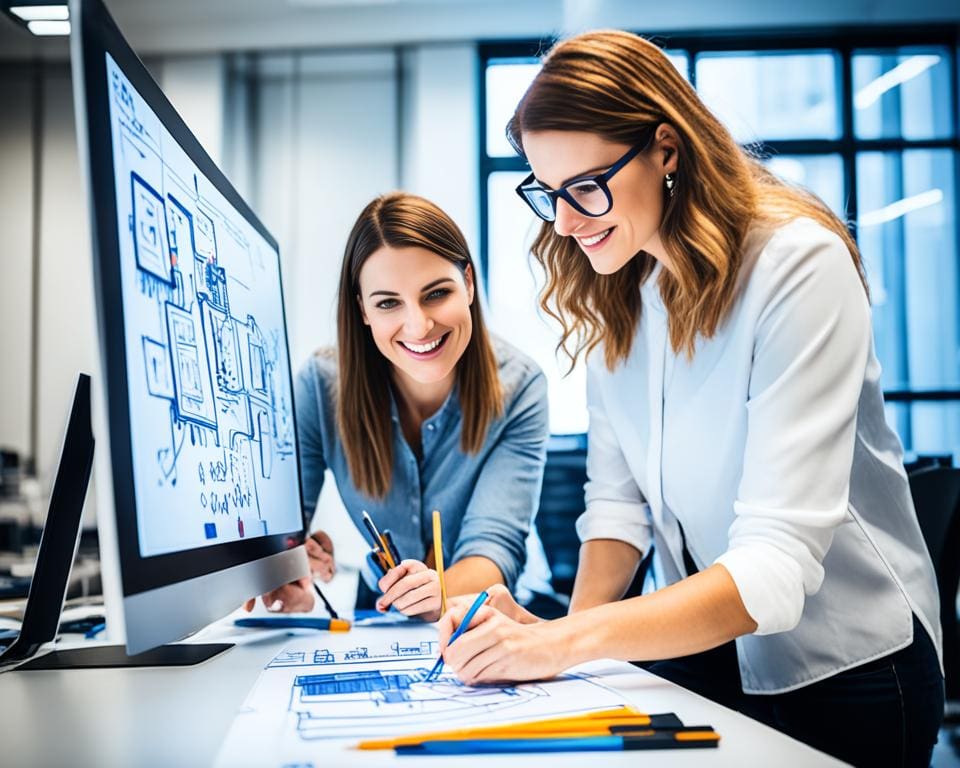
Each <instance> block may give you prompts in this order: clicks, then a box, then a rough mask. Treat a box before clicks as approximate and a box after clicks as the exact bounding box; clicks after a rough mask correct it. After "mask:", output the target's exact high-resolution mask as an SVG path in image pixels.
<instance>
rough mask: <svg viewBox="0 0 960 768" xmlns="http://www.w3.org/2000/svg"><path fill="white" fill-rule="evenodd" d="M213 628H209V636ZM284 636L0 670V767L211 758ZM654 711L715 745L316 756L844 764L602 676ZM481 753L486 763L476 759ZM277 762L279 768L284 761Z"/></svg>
mask: <svg viewBox="0 0 960 768" xmlns="http://www.w3.org/2000/svg"><path fill="white" fill-rule="evenodd" d="M216 634H218V633H215V632H214V633H211V632H207V633H205V635H206V636H205V637H204V638H203V639H204V640H207V641H212V640H214V639H216V637H215V635H216ZM288 641H289V638H288V637H286V636H285V635H282V634H273V635H271V636H269V637H267V638H264V639H262V640H260V641H259V642H256V643H250V644H246V645H238V646H237V647H235V648H233V649H232V650H230V651H227V652H226V653H224V654H222V655H220V656H219V657H217V658H215V659H212V660H211V661H209V662H207V663H205V664H202V665H200V666H197V667H193V668H189V669H166V670H160V669H135V670H115V669H104V670H71V671H60V672H7V673H4V674H2V675H0V764H2V765H10V766H18V767H20V766H24V767H25V766H97V768H108V767H110V766H122V768H131V767H132V766H159V767H161V768H181V767H183V766H210V765H212V763H213V761H214V760H215V758H216V755H217V752H218V750H219V748H220V744H221V742H222V741H223V739H224V738H225V736H226V734H227V731H228V729H229V726H230V724H231V722H232V720H233V717H234V714H235V713H236V711H237V709H238V708H239V707H240V705H241V704H242V703H243V701H244V699H245V697H246V695H247V692H248V691H249V689H250V688H251V687H252V686H253V684H254V682H255V681H256V679H257V676H258V675H259V674H260V671H261V670H262V669H263V667H264V665H265V664H266V663H267V662H268V661H269V660H270V659H271V658H273V656H274V655H275V654H276V653H277V651H278V650H279V649H280V648H281V647H282V646H283V645H284V644H285V643H287V642H288ZM604 682H605V683H606V684H607V685H609V686H611V687H613V688H616V689H617V690H619V691H621V692H622V693H623V694H624V695H625V697H626V698H628V699H629V700H630V701H631V703H633V704H634V705H635V706H637V707H638V708H639V709H641V710H643V711H647V712H675V713H676V714H677V715H678V716H679V717H680V718H681V719H682V720H683V721H684V722H686V723H689V724H696V725H699V724H710V725H712V726H714V728H716V729H717V731H718V732H719V733H720V735H721V737H722V741H721V743H720V746H719V748H717V749H705V750H678V751H657V752H643V753H637V752H619V753H591V754H589V755H588V754H586V753H579V754H578V753H567V754H551V755H550V756H549V758H546V757H543V758H533V757H531V756H524V755H517V756H510V755H505V756H484V757H483V758H471V757H460V758H450V757H445V758H443V759H435V758H434V759H431V758H420V759H414V758H409V757H407V758H397V757H395V756H394V755H393V753H391V752H358V751H349V752H346V751H339V752H336V751H335V752H331V751H330V750H329V748H328V747H327V746H324V747H323V752H321V753H319V754H317V755H316V758H315V761H314V765H315V766H317V768H320V767H321V766H323V767H324V768H326V767H327V766H340V765H344V766H346V765H349V766H361V765H371V766H378V765H385V764H388V763H389V764H393V763H397V764H402V765H407V766H412V765H422V764H426V763H429V764H431V765H434V766H437V768H441V766H442V768H446V767H447V766H458V765H464V766H466V765H484V766H488V765H490V764H496V765H503V766H521V765H522V766H525V767H526V768H529V766H534V765H543V764H545V763H546V760H547V759H549V762H550V765H551V768H554V766H557V767H560V766H583V765H591V766H592V765H611V766H618V765H624V766H625V765H632V766H635V765H637V764H638V763H641V762H643V763H645V764H648V765H657V766H668V767H669V766H689V767H690V768H710V767H712V766H731V767H732V766H736V768H740V767H741V766H745V765H761V764H771V763H774V762H776V764H777V766H778V768H794V767H799V766H803V767H804V768H806V767H807V766H820V765H825V766H829V765H842V763H840V762H838V761H836V760H834V759H832V758H830V757H828V756H826V755H824V754H822V753H820V752H817V751H815V750H813V749H811V748H810V747H807V746H806V745H804V744H801V743H800V742H798V741H795V740H793V739H790V738H788V737H787V736H784V735H783V734H781V733H779V732H777V731H775V730H773V729H771V728H768V727H766V726H764V725H761V724H759V723H757V722H755V721H753V720H750V719H749V718H747V717H744V716H743V715H740V714H738V713H736V712H734V711H732V710H729V709H726V708H724V707H721V706H719V705H717V704H714V703H713V702H711V701H708V700H706V699H703V698H701V697H700V696H697V695H696V694H693V693H690V692H689V691H686V690H684V689H683V688H680V687H679V686H676V685H674V684H672V683H669V682H667V681H665V680H662V679H660V678H657V677H655V676H653V675H650V674H649V673H647V672H644V671H643V670H639V669H637V670H636V671H632V670H631V671H630V672H628V673H625V674H617V675H615V676H612V677H610V678H605V679H604ZM481 760H482V763H481ZM278 768H279V767H278Z"/></svg>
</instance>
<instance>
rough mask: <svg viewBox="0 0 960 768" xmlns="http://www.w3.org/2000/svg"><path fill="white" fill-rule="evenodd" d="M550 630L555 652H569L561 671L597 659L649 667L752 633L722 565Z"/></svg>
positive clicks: (574, 617)
mask: <svg viewBox="0 0 960 768" xmlns="http://www.w3.org/2000/svg"><path fill="white" fill-rule="evenodd" d="M578 581H579V579H578ZM553 624H555V625H556V634H557V643H558V646H561V647H563V646H565V647H566V648H567V649H568V650H567V656H566V658H565V659H564V662H565V664H566V666H572V665H574V664H579V663H581V662H583V661H588V660H590V659H598V658H614V659H623V660H625V661H629V660H643V661H654V660H657V659H669V658H675V657H678V656H687V655H689V654H692V653H700V652H701V651H705V650H708V649H710V648H716V647H717V646H719V645H722V644H723V643H726V642H729V641H730V640H732V639H734V638H735V637H739V636H740V635H745V634H749V633H751V632H754V631H755V630H756V628H757V623H756V622H755V621H754V620H753V619H752V618H751V617H750V615H749V614H748V613H747V610H746V608H745V607H744V605H743V601H742V600H741V599H740V593H739V591H738V590H737V586H736V584H735V583H734V581H733V579H732V578H731V576H730V574H729V573H728V572H727V570H726V569H725V568H724V567H723V566H722V565H714V566H711V567H710V568H707V569H706V570H705V571H702V572H700V573H698V574H695V575H693V576H691V577H689V578H686V579H684V580H683V581H681V582H678V583H677V584H673V585H671V586H669V587H665V588H663V589H660V590H658V591H656V592H653V593H651V594H648V595H642V596H640V597H635V598H631V599H630V600H625V601H623V602H618V603H609V604H606V605H600V606H597V607H595V608H591V609H588V610H582V611H580V612H578V613H576V614H573V615H570V616H567V617H565V618H562V619H558V620H557V621H556V622H553Z"/></svg>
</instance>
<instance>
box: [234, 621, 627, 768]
mask: <svg viewBox="0 0 960 768" xmlns="http://www.w3.org/2000/svg"><path fill="white" fill-rule="evenodd" d="M360 649H362V650H364V651H365V652H366V653H365V656H363V657H360V658H358V657H357V656H356V652H357V651H358V650H360ZM437 649H438V645H437V639H436V629H435V628H434V627H432V626H429V625H422V626H419V627H378V628H373V627H370V628H361V629H356V628H355V629H353V630H351V631H350V632H349V633H347V634H346V635H338V636H336V637H335V636H333V635H330V634H325V633H321V634H317V635H312V636H302V637H297V638H296V639H294V640H292V641H291V642H290V643H289V644H288V645H287V646H286V647H285V648H284V649H283V651H281V652H280V653H278V654H277V655H276V656H275V657H274V658H273V659H272V660H271V661H270V662H269V663H268V664H267V666H266V668H265V669H264V671H263V673H262V674H261V675H260V679H259V680H258V681H257V684H256V685H255V686H254V688H253V690H252V691H251V692H250V694H249V696H248V697H247V701H246V702H245V704H244V706H243V708H242V710H241V711H240V713H239V714H238V716H237V718H236V720H235V721H234V725H233V727H232V728H231V731H230V734H229V735H228V737H227V740H226V742H225V743H224V745H223V748H222V750H221V753H220V758H219V761H218V765H222V766H226V765H235V764H240V765H247V764H251V765H252V764H256V763H257V761H259V762H260V764H269V765H277V766H280V765H285V764H296V763H298V762H306V761H307V760H308V759H310V758H311V757H314V756H316V754H318V753H317V751H316V750H317V749H318V748H323V749H324V750H326V749H331V748H342V747H343V746H344V745H345V742H346V741H349V742H350V743H355V742H356V741H358V740H360V739H365V738H376V737H388V736H394V735H400V734H404V733H418V732H422V731H426V730H434V729H436V728H456V727H460V726H468V725H471V724H478V723H485V724H492V723H497V722H500V723H507V722H514V721H518V720H525V719H529V718H536V717H550V716H554V715H564V714H568V713H574V712H580V713H582V712H584V711H589V710H592V709H604V708H608V707H615V706H620V705H622V704H624V703H625V700H624V698H623V696H622V695H620V694H618V693H616V692H615V691H613V690H611V689H609V688H607V687H606V686H604V685H603V683H602V680H601V679H600V678H596V677H593V676H591V675H589V674H565V675H562V676H560V677H558V678H557V679H554V680H549V681H545V682H538V683H523V684H516V685H503V686H501V685H484V686H476V687H474V686H468V685H465V684H463V683H461V682H460V681H459V680H458V679H457V677H456V675H455V674H453V673H452V672H449V671H446V672H444V673H443V674H441V675H440V677H439V678H436V679H434V680H432V681H430V682H427V681H426V678H427V675H428V673H429V671H430V669H431V668H432V666H433V663H434V661H435V660H436V657H437Z"/></svg>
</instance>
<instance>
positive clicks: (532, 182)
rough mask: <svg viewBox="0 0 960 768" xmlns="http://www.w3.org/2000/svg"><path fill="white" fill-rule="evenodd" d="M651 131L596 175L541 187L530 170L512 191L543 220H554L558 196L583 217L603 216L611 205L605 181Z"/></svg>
mask: <svg viewBox="0 0 960 768" xmlns="http://www.w3.org/2000/svg"><path fill="white" fill-rule="evenodd" d="M654 127H656V126H654ZM654 133H655V131H653V130H651V131H650V133H649V135H647V136H645V137H644V139H643V140H642V141H641V142H640V143H639V144H635V145H634V146H633V147H631V148H630V149H629V150H627V153H626V154H625V155H623V156H622V157H621V158H620V159H619V160H617V161H616V162H615V163H614V164H613V165H611V166H610V168H609V169H608V170H606V171H604V172H603V173H601V174H599V175H597V176H582V177H581V178H578V179H572V180H571V181H568V182H567V183H566V184H564V185H563V186H562V187H560V189H544V188H543V187H542V186H540V182H538V181H537V179H536V177H535V176H534V175H533V174H532V173H531V174H530V175H529V176H527V178H525V179H524V180H523V181H521V182H520V184H519V186H518V187H517V190H516V191H517V194H518V195H520V197H521V198H523V201H524V202H525V203H526V204H527V205H529V206H530V208H531V210H533V212H534V213H535V214H537V216H539V217H540V218H541V219H543V220H544V221H555V220H556V218H557V198H558V197H562V198H563V199H564V200H566V201H567V202H568V203H569V204H570V205H571V206H572V207H573V208H574V209H575V210H577V211H580V213H582V214H583V215H584V216H603V215H604V214H605V213H607V212H608V211H609V210H610V209H611V208H612V207H613V195H611V194H610V187H608V186H607V182H609V181H610V179H612V178H613V177H614V176H615V175H616V174H617V172H618V171H619V170H620V169H621V168H623V167H624V166H625V165H626V164H627V163H629V162H630V161H631V160H633V158H635V157H636V156H637V155H639V154H640V153H641V152H642V151H643V150H645V149H646V148H647V146H648V145H649V144H650V142H651V140H652V139H653V136H654Z"/></svg>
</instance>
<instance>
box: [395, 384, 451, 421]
mask: <svg viewBox="0 0 960 768" xmlns="http://www.w3.org/2000/svg"><path fill="white" fill-rule="evenodd" d="M388 389H389V392H390V418H391V419H392V420H393V423H394V424H396V425H397V427H399V426H400V409H399V408H398V406H397V396H396V394H395V393H394V391H393V384H390V385H389V387H388ZM459 415H460V382H458V381H457V382H454V384H453V389H451V390H450V394H448V395H447V399H446V400H444V401H443V405H441V406H440V407H439V408H438V409H437V411H436V413H434V414H433V415H432V416H430V417H429V418H427V419H424V421H423V424H422V425H421V427H420V429H421V432H422V431H423V430H425V429H427V430H435V431H437V432H438V433H439V432H443V431H444V430H445V429H446V427H447V425H448V424H450V423H451V421H455V420H456V418H457V417H458V416H459Z"/></svg>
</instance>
